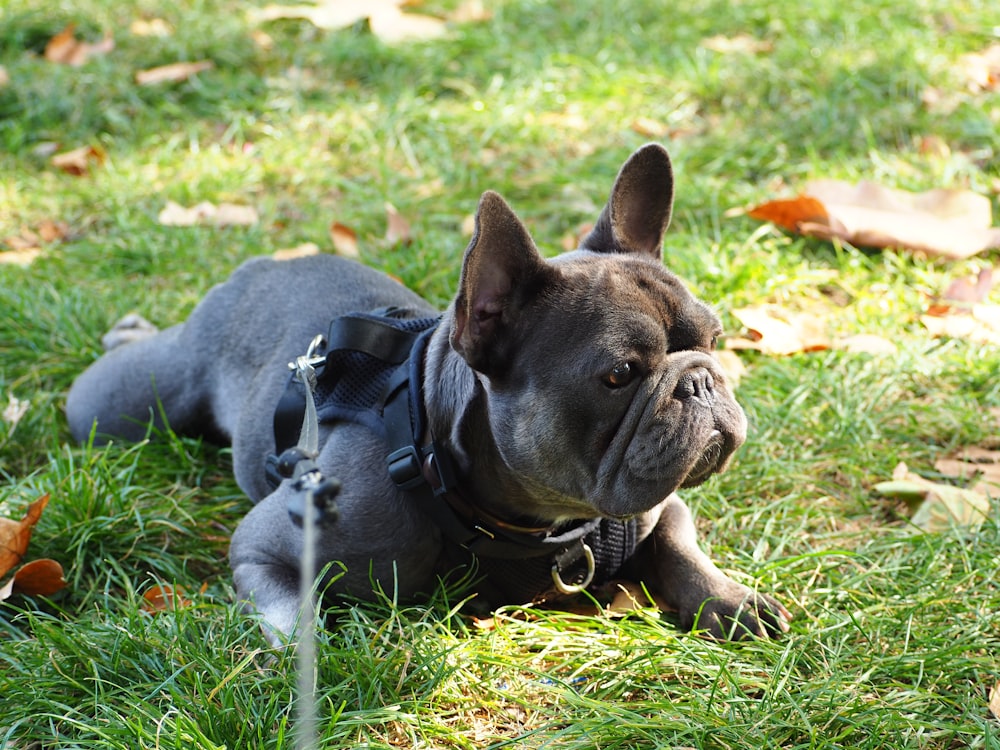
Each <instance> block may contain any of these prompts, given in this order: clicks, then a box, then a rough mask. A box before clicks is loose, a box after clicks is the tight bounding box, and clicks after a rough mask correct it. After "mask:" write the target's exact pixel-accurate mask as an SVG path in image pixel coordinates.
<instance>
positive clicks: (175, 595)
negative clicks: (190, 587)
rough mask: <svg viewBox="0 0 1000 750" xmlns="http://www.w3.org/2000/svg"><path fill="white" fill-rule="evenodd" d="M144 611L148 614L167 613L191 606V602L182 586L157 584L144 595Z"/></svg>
mask: <svg viewBox="0 0 1000 750" xmlns="http://www.w3.org/2000/svg"><path fill="white" fill-rule="evenodd" d="M142 598H143V599H144V600H145V601H144V602H143V605H142V609H143V610H144V611H146V612H165V611H169V610H173V609H178V608H180V607H189V606H191V600H190V599H188V598H187V597H186V592H185V591H184V589H183V588H182V587H181V586H171V585H169V584H165V583H164V584H157V585H155V586H153V587H152V588H151V589H149V590H148V591H147V592H146V593H145V594H143V595H142Z"/></svg>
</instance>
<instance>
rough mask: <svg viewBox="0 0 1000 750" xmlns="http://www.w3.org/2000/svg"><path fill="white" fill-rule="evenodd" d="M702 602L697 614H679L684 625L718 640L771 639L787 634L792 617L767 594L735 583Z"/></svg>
mask: <svg viewBox="0 0 1000 750" xmlns="http://www.w3.org/2000/svg"><path fill="white" fill-rule="evenodd" d="M723 589H724V590H723V591H720V592H717V593H715V594H714V595H713V596H711V597H709V598H708V599H705V600H704V601H703V602H702V603H701V605H700V606H699V607H698V608H697V610H695V611H693V612H687V613H685V612H681V619H682V621H684V624H685V625H687V626H688V627H690V628H691V629H692V630H700V631H703V632H706V633H708V635H710V636H712V637H713V638H717V639H719V640H730V641H738V640H741V639H743V638H770V637H773V636H777V635H780V634H782V633H787V632H788V627H789V626H788V623H789V622H790V621H791V619H792V615H791V613H790V612H789V611H788V610H787V609H785V607H784V606H783V605H782V604H781V602H779V601H778V600H777V599H775V598H774V597H773V596H769V595H768V594H761V593H758V592H756V591H753V590H752V589H749V588H747V587H746V586H743V585H741V584H738V583H736V582H735V581H727V582H726V585H725V586H724V587H723Z"/></svg>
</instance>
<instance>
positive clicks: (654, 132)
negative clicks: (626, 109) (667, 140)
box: [632, 117, 670, 138]
mask: <svg viewBox="0 0 1000 750" xmlns="http://www.w3.org/2000/svg"><path fill="white" fill-rule="evenodd" d="M632 130H633V131H634V132H636V133H638V134H639V135H641V136H644V137H645V138H663V137H665V136H666V135H667V134H668V133H670V128H668V127H667V126H666V125H665V124H664V123H662V122H660V121H659V120H654V119H653V118H651V117H636V118H635V119H634V120H633V121H632Z"/></svg>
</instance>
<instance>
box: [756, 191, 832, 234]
mask: <svg viewBox="0 0 1000 750" xmlns="http://www.w3.org/2000/svg"><path fill="white" fill-rule="evenodd" d="M746 213H747V215H748V216H749V217H751V218H753V219H757V220H759V221H770V222H771V223H772V224H777V225H778V226H779V227H782V228H784V229H788V230H789V231H792V232H798V231H799V228H800V227H801V226H802V225H803V224H823V223H828V222H829V218H830V217H829V215H828V214H827V212H826V208H825V207H824V206H823V204H822V203H820V202H819V201H818V200H816V199H815V198H811V197H809V196H808V195H800V196H798V197H797V198H788V199H783V200H775V201H768V202H767V203H762V204H760V205H759V206H754V207H753V208H751V209H749V210H748V211H747V212H746Z"/></svg>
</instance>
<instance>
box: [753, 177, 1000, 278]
mask: <svg viewBox="0 0 1000 750" xmlns="http://www.w3.org/2000/svg"><path fill="white" fill-rule="evenodd" d="M747 213H748V214H749V215H750V216H752V217H753V218H755V219H761V220H765V221H772V222H774V223H776V224H778V225H780V226H782V227H784V228H785V229H788V230H790V231H794V232H798V233H800V234H803V235H808V236H812V237H819V238H821V239H828V240H829V239H840V240H844V241H846V242H850V243H852V244H855V245H861V246H867V247H886V248H888V247H894V248H902V249H909V250H914V251H918V252H923V253H926V254H928V255H933V256H939V257H943V258H951V259H958V258H968V257H970V256H972V255H975V254H976V253H979V252H982V251H983V250H987V249H989V248H993V247H1000V227H993V226H992V215H991V207H990V200H989V198H987V197H986V196H983V195H979V194H977V193H973V192H971V191H968V190H946V189H936V190H928V191H926V192H923V193H910V192H907V191H905V190H896V189H894V188H888V187H884V186H882V185H878V184H876V183H874V182H869V181H862V182H860V183H858V184H856V185H852V184H850V183H846V182H841V181H839V180H816V181H814V182H811V183H809V184H808V185H806V187H805V190H804V191H803V194H802V195H800V196H799V197H798V198H793V199H791V200H778V201H770V202H769V203H765V204H762V205H760V206H756V207H754V208H752V209H749V211H748V212H747Z"/></svg>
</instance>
